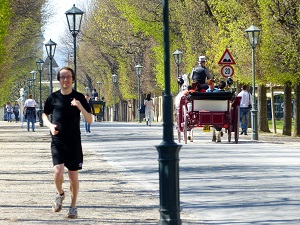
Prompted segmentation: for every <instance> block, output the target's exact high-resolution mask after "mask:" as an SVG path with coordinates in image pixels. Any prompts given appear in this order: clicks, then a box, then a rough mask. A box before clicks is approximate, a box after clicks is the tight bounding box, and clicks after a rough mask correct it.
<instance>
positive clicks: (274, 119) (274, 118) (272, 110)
mask: <svg viewBox="0 0 300 225" xmlns="http://www.w3.org/2000/svg"><path fill="white" fill-rule="evenodd" d="M270 93H271V112H272V126H273V133H274V134H276V133H277V131H276V115H275V107H274V88H273V85H271V87H270Z"/></svg>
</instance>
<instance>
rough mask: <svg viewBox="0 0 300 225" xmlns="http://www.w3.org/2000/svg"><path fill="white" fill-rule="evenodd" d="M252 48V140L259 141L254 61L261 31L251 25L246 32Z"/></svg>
mask: <svg viewBox="0 0 300 225" xmlns="http://www.w3.org/2000/svg"><path fill="white" fill-rule="evenodd" d="M245 31H246V35H247V38H248V40H249V43H250V46H251V48H252V109H251V125H252V133H251V139H252V140H258V122H257V105H256V98H255V60H254V49H255V47H256V45H257V43H258V38H259V33H260V29H259V28H257V27H256V26H254V25H251V26H250V27H249V28H248V29H246V30H245Z"/></svg>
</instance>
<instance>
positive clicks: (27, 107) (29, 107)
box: [23, 94, 37, 132]
mask: <svg viewBox="0 0 300 225" xmlns="http://www.w3.org/2000/svg"><path fill="white" fill-rule="evenodd" d="M36 106H37V103H36V101H35V100H34V99H32V94H30V95H28V99H27V100H26V101H25V103H24V109H23V114H24V115H25V119H26V120H27V131H28V132H29V128H30V123H31V124H32V125H31V128H32V131H33V132H34V124H35V121H36V114H35V107H36Z"/></svg>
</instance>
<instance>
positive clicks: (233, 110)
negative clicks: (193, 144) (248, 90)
mask: <svg viewBox="0 0 300 225" xmlns="http://www.w3.org/2000/svg"><path fill="white" fill-rule="evenodd" d="M239 105H240V97H235V96H234V94H233V93H232V92H227V91H225V92H210V93H209V92H192V93H188V94H186V95H182V96H180V103H179V105H177V106H176V107H177V130H178V141H179V142H180V141H181V136H182V133H183V140H184V142H185V144H186V143H187V140H188V139H190V140H192V139H193V136H192V129H193V128H196V127H203V129H204V130H205V129H207V130H209V128H210V127H213V128H214V129H216V130H217V131H219V132H222V128H225V129H226V131H227V136H228V142H230V141H231V134H232V133H234V140H235V143H238V139H239ZM188 132H190V133H191V134H190V135H191V136H188Z"/></svg>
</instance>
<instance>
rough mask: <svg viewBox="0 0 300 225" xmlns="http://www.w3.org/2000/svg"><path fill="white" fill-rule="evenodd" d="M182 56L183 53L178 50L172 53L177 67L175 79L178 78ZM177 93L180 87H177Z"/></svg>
mask: <svg viewBox="0 0 300 225" xmlns="http://www.w3.org/2000/svg"><path fill="white" fill-rule="evenodd" d="M182 55H183V53H182V52H181V51H179V50H178V49H177V50H176V51H175V52H173V56H174V60H175V63H176V65H177V78H178V77H179V74H180V70H179V66H180V64H181V61H182ZM179 91H180V86H179V85H178V92H179Z"/></svg>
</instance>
